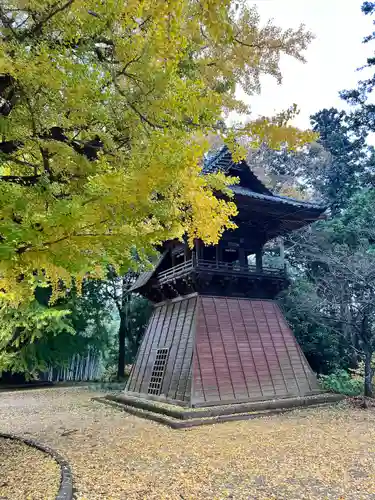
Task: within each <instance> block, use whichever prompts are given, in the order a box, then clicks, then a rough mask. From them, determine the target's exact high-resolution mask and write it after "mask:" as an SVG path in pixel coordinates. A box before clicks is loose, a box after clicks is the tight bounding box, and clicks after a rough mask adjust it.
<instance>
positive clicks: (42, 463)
mask: <svg viewBox="0 0 375 500" xmlns="http://www.w3.org/2000/svg"><path fill="white" fill-rule="evenodd" d="M59 486H60V468H59V466H58V464H57V463H56V462H55V460H53V459H52V458H51V457H50V456H49V455H47V454H46V453H43V452H42V451H39V450H36V449H35V448H33V447H31V446H27V445H26V444H23V443H21V442H18V441H14V440H10V439H4V438H1V437H0V498H1V499H9V500H25V499H32V500H47V499H48V500H49V499H51V500H52V499H54V498H55V496H56V494H57V492H58V489H59Z"/></svg>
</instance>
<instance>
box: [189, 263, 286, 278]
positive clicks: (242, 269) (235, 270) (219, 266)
mask: <svg viewBox="0 0 375 500" xmlns="http://www.w3.org/2000/svg"><path fill="white" fill-rule="evenodd" d="M195 267H196V269H199V270H202V271H205V270H210V271H217V272H219V273H229V274H245V275H248V274H253V275H259V276H275V277H282V276H284V275H285V274H286V273H285V269H279V268H274V267H262V269H258V268H257V267H256V266H253V265H250V264H248V265H247V266H241V265H240V264H238V263H231V262H222V261H218V262H216V261H214V260H203V259H199V260H198V261H197V265H196V266H195Z"/></svg>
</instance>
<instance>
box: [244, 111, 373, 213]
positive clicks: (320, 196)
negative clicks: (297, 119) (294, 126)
mask: <svg viewBox="0 0 375 500" xmlns="http://www.w3.org/2000/svg"><path fill="white" fill-rule="evenodd" d="M311 127H312V129H313V130H314V132H316V133H317V134H319V138H318V140H317V141H316V142H313V143H311V144H306V145H304V146H302V147H300V148H298V149H297V150H296V151H290V150H288V148H286V147H282V148H280V149H279V150H274V149H272V148H270V147H268V146H266V145H262V146H261V147H260V148H259V149H256V150H250V152H249V154H248V162H249V165H250V168H252V169H254V171H256V172H257V173H258V175H259V176H260V177H262V178H263V179H265V180H266V182H267V183H268V184H269V185H270V186H271V187H272V188H273V189H274V190H275V191H276V192H279V193H281V194H286V195H291V196H295V197H297V198H302V199H303V198H308V199H312V198H313V199H315V200H316V201H320V202H321V203H324V204H326V205H327V206H328V207H329V208H330V213H331V215H335V214H337V213H338V212H339V211H340V210H341V209H342V208H344V207H345V206H346V204H347V203H348V201H349V199H350V198H351V196H353V195H354V194H355V193H356V192H357V191H358V190H359V189H361V188H363V187H365V186H369V185H371V180H370V179H371V178H372V175H373V171H374V169H373V165H374V161H373V158H374V156H373V152H372V148H371V147H369V146H368V145H367V144H366V140H365V138H364V137H357V135H356V131H353V127H352V119H351V118H350V115H348V114H347V113H346V112H345V111H339V110H337V109H336V108H331V109H323V110H321V111H319V112H317V113H315V114H314V115H312V116H311Z"/></svg>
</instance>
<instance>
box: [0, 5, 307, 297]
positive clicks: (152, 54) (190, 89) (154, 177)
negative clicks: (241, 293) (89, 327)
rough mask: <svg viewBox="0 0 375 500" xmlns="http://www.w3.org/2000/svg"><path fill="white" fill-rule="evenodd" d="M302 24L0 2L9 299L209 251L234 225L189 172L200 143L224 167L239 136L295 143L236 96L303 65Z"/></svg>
mask: <svg viewBox="0 0 375 500" xmlns="http://www.w3.org/2000/svg"><path fill="white" fill-rule="evenodd" d="M310 39H311V34H310V33H309V32H307V31H306V30H305V28H304V27H303V26H301V27H300V28H298V29H296V30H292V29H288V30H282V29H281V28H278V27H276V26H274V25H273V24H272V23H268V24H265V25H264V26H262V25H261V23H260V19H259V15H258V13H257V11H256V9H255V8H254V7H251V6H249V5H248V2H245V1H242V0H237V1H233V2H232V1H230V0H168V1H166V0H121V1H119V0H106V1H103V0H2V2H1V5H0V139H1V141H0V289H1V293H2V294H3V297H6V298H7V299H9V300H11V301H14V302H17V301H19V300H21V299H22V298H23V297H29V296H30V295H32V290H33V289H34V288H35V287H36V286H37V285H38V284H39V285H40V284H43V283H44V284H45V283H46V282H48V283H49V284H52V286H53V287H54V290H55V292H58V290H59V284H60V283H61V281H64V280H65V281H69V280H70V279H71V278H72V277H73V278H74V279H75V282H76V283H77V282H79V280H80V279H82V278H83V277H84V276H85V275H87V274H91V275H92V276H100V275H102V273H103V270H105V269H106V267H107V265H108V264H111V265H113V266H115V268H118V269H121V268H128V267H129V266H131V265H132V263H133V262H134V259H133V256H134V251H136V252H137V255H138V256H139V260H140V261H142V258H145V257H146V256H148V255H150V253H152V251H153V249H154V248H155V246H156V245H157V244H158V243H160V242H161V241H163V240H165V239H170V238H180V237H182V235H184V234H187V235H188V238H189V241H190V243H192V242H193V239H194V238H201V239H203V240H204V241H205V242H207V243H215V242H217V240H218V238H219V237H220V235H221V234H222V232H223V231H224V230H225V229H227V228H231V227H233V222H232V218H233V216H234V215H235V213H236V207H235V204H234V203H233V202H232V201H231V200H230V198H229V197H227V198H225V197H224V198H223V199H218V198H217V197H215V196H214V194H213V190H215V191H218V190H219V191H220V190H222V191H224V192H226V193H227V194H228V195H229V194H230V191H229V189H228V185H229V184H230V183H233V181H231V180H228V179H225V178H224V176H223V175H220V174H217V175H214V176H213V175H209V176H202V175H200V172H201V169H200V164H201V159H202V156H203V154H204V153H205V151H206V148H207V142H206V139H205V138H206V137H207V135H208V134H209V133H219V134H221V135H222V136H223V139H224V140H225V141H226V142H227V144H228V145H229V146H230V147H231V148H232V150H233V153H234V155H235V158H240V157H241V155H244V153H245V152H244V151H243V150H242V149H241V148H240V147H239V146H236V144H238V142H236V140H235V139H236V137H237V136H239V135H241V134H243V135H246V136H247V137H250V139H251V141H252V142H253V143H254V144H255V145H258V144H260V143H264V142H266V143H268V144H270V145H271V146H273V147H277V146H278V145H280V144H288V146H289V147H291V148H293V147H297V146H298V145H300V144H302V143H304V142H306V141H307V140H309V139H310V133H309V132H303V131H299V130H297V129H295V128H293V127H291V126H288V120H289V119H290V118H291V115H292V113H293V111H286V112H285V113H282V114H280V115H278V116H275V117H271V118H269V119H266V118H264V119H263V118H262V119H257V120H255V121H247V122H246V124H245V125H243V126H242V127H240V126H234V127H232V128H225V130H224V129H223V127H222V123H223V121H225V117H226V116H227V115H228V113H230V112H233V111H235V112H237V113H240V114H246V113H249V111H250V110H249V109H248V106H247V105H245V104H244V102H242V101H241V100H239V99H237V98H236V90H237V89H238V88H239V87H241V88H242V89H243V90H244V91H245V92H246V93H247V94H248V95H252V94H254V93H256V92H258V91H259V88H260V77H261V75H263V74H268V75H272V76H274V77H275V78H277V79H278V80H279V81H280V80H281V75H280V70H279V59H280V55H281V54H283V53H284V54H288V55H290V56H292V57H295V58H297V59H299V60H303V51H304V50H305V49H306V47H307V45H308V43H309V41H310Z"/></svg>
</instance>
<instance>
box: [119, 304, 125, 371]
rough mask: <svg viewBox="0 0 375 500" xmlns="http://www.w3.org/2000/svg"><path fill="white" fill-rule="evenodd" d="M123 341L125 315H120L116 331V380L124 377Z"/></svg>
mask: <svg viewBox="0 0 375 500" xmlns="http://www.w3.org/2000/svg"><path fill="white" fill-rule="evenodd" d="M125 339H126V314H124V313H123V312H121V313H120V326H119V329H118V363H117V378H118V380H121V379H123V378H124V377H125Z"/></svg>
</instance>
